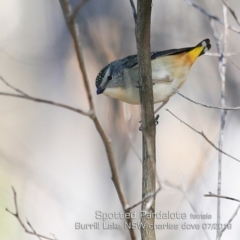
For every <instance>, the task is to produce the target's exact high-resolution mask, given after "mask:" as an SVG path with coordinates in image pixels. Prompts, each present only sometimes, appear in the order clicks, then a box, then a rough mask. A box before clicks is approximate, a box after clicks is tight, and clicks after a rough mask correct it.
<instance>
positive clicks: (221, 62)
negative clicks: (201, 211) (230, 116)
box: [216, 4, 228, 240]
mask: <svg viewBox="0 0 240 240" xmlns="http://www.w3.org/2000/svg"><path fill="white" fill-rule="evenodd" d="M223 18H224V39H223V43H222V47H221V46H220V40H219V42H218V44H217V46H218V52H219V54H220V57H219V75H220V80H221V107H223V108H224V107H225V106H226V99H225V85H226V58H225V53H226V49H227V38H228V21H227V7H226V6H225V5H224V4H223ZM226 115H227V111H226V110H221V125H220V134H219V141H218V147H219V149H221V150H222V148H223V141H224V130H225V123H226ZM221 185H222V153H221V152H219V154H218V186H217V194H218V195H221ZM220 223H221V199H220V198H218V199H217V226H219V225H220ZM220 238H221V229H219V228H217V236H216V239H217V240H219V239H220Z"/></svg>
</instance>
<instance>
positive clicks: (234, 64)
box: [227, 58, 240, 70]
mask: <svg viewBox="0 0 240 240" xmlns="http://www.w3.org/2000/svg"><path fill="white" fill-rule="evenodd" d="M227 60H228V61H229V62H230V63H231V64H232V65H233V66H234V67H236V68H237V69H238V70H240V67H239V66H238V65H237V64H236V63H235V62H233V61H232V60H231V59H230V58H227Z"/></svg>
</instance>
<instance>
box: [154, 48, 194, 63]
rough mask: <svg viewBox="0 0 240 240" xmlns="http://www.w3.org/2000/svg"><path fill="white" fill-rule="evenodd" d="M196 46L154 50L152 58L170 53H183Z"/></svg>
mask: <svg viewBox="0 0 240 240" xmlns="http://www.w3.org/2000/svg"><path fill="white" fill-rule="evenodd" d="M193 48H194V47H188V48H179V49H170V50H165V51H159V52H152V53H151V60H154V59H156V58H159V57H164V56H169V55H175V54H181V53H185V52H188V51H190V50H191V49H193Z"/></svg>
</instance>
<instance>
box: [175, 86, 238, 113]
mask: <svg viewBox="0 0 240 240" xmlns="http://www.w3.org/2000/svg"><path fill="white" fill-rule="evenodd" d="M173 91H174V92H175V93H177V94H178V95H180V96H181V97H183V98H185V99H187V100H188V101H190V102H192V103H194V104H197V105H200V106H203V107H206V108H214V109H221V110H240V106H239V107H216V106H211V105H207V104H204V103H200V102H197V101H194V100H192V99H190V98H189V97H187V96H185V95H183V94H182V93H180V92H179V91H178V90H177V89H175V88H174V89H173Z"/></svg>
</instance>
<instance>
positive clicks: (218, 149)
mask: <svg viewBox="0 0 240 240" xmlns="http://www.w3.org/2000/svg"><path fill="white" fill-rule="evenodd" d="M166 111H168V112H169V113H171V114H172V115H173V116H174V117H175V118H177V119H178V120H179V121H180V122H181V123H183V124H184V125H186V126H187V127H189V128H190V129H192V130H193V131H194V132H196V133H198V134H199V135H201V136H202V137H203V138H204V139H205V140H206V141H207V142H208V143H209V144H210V145H211V146H212V147H214V148H215V149H216V150H217V151H219V152H221V153H222V154H224V155H226V156H228V157H230V158H232V159H234V160H236V161H237V162H240V160H239V159H237V158H235V157H233V156H231V155H230V154H228V153H226V152H224V151H223V150H221V149H220V148H218V147H217V146H216V145H215V144H214V143H213V142H211V141H210V140H209V139H208V138H207V136H206V135H205V134H204V132H200V131H198V130H196V129H195V128H193V127H192V126H190V125H189V124H187V123H186V122H184V121H183V120H181V119H180V118H179V117H177V116H176V115H175V114H173V113H172V112H171V111H170V110H168V109H166Z"/></svg>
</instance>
